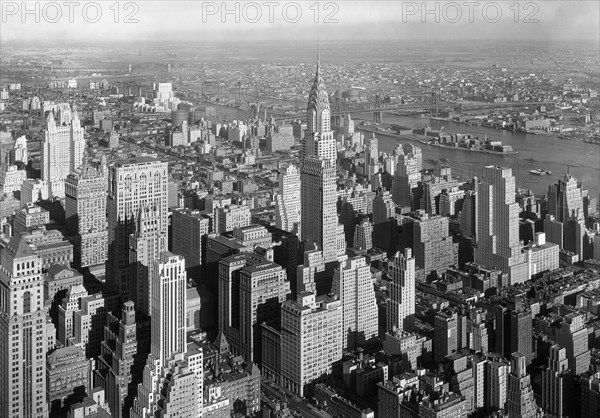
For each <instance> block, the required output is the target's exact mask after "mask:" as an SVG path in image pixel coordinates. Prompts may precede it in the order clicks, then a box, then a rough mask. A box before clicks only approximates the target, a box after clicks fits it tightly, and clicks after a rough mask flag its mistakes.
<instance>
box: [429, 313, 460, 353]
mask: <svg viewBox="0 0 600 418" xmlns="http://www.w3.org/2000/svg"><path fill="white" fill-rule="evenodd" d="M458 322H459V321H458V314H457V313H456V311H453V310H451V309H445V310H443V311H440V312H438V313H437V314H436V315H435V320H434V331H433V361H434V362H436V363H440V362H441V361H442V359H443V358H444V357H446V356H447V355H449V354H452V353H456V352H457V351H458V349H459V348H460V347H459V341H458V340H459V336H458V334H459V329H458Z"/></svg>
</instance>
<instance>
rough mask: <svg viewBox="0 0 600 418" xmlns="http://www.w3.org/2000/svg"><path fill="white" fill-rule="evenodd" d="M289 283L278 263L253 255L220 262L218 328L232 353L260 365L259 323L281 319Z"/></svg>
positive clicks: (238, 255) (235, 256) (230, 258)
mask: <svg viewBox="0 0 600 418" xmlns="http://www.w3.org/2000/svg"><path fill="white" fill-rule="evenodd" d="M289 294H290V282H288V281H287V275H286V273H285V270H284V269H283V268H282V267H281V266H280V265H278V264H275V263H272V262H270V261H267V260H264V259H262V258H260V257H258V256H256V255H254V254H251V253H247V254H237V255H232V256H229V257H226V258H224V259H222V260H221V261H220V263H219V330H220V331H221V332H223V333H224V334H225V336H226V337H227V341H229V344H230V346H231V348H232V350H233V352H234V353H235V354H238V355H241V356H242V357H243V358H244V360H245V361H246V362H248V363H251V362H255V363H257V364H260V360H261V357H262V352H261V343H262V341H261V340H262V336H261V332H260V331H261V329H260V324H262V323H263V322H267V321H271V320H274V319H279V318H280V307H281V303H282V302H283V301H284V300H286V299H287V296H288V295H289Z"/></svg>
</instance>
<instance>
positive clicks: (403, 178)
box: [392, 144, 423, 209]
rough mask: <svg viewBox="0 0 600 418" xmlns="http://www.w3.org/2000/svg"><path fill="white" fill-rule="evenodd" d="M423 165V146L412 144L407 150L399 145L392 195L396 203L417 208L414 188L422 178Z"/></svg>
mask: <svg viewBox="0 0 600 418" xmlns="http://www.w3.org/2000/svg"><path fill="white" fill-rule="evenodd" d="M422 165H423V156H422V153H421V148H419V147H415V146H414V145H412V144H411V145H410V146H409V147H408V148H407V150H406V151H405V150H403V149H402V147H398V155H397V162H396V172H395V173H394V183H393V186H392V196H393V199H394V203H395V204H396V205H398V206H402V207H410V208H411V209H417V207H416V202H413V190H414V189H415V188H416V187H417V185H418V183H419V180H420V179H421V174H420V171H421V167H422Z"/></svg>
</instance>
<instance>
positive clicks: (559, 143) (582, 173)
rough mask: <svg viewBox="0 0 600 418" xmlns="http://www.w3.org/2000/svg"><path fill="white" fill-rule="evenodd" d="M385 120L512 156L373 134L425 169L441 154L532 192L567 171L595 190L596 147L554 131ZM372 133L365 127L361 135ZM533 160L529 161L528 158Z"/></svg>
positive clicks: (459, 169)
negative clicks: (508, 150)
mask: <svg viewBox="0 0 600 418" xmlns="http://www.w3.org/2000/svg"><path fill="white" fill-rule="evenodd" d="M205 106H213V107H215V109H216V113H217V115H216V116H217V119H236V118H244V117H245V116H246V115H247V112H244V111H240V110H238V109H235V108H230V107H226V106H219V105H211V104H205ZM354 119H355V122H356V124H358V122H359V119H364V120H373V114H372V113H364V114H357V115H356V116H355V117H354ZM383 122H384V123H386V124H398V125H403V126H406V127H409V128H413V129H414V128H421V127H423V126H430V127H431V128H432V129H441V128H442V127H443V128H444V129H443V131H444V132H448V133H470V134H473V135H475V136H479V137H480V138H483V137H484V135H487V138H488V139H499V140H500V141H502V144H504V145H510V146H512V147H513V149H514V150H515V151H518V152H519V154H517V155H499V154H484V153H479V152H472V151H465V150H453V149H447V148H436V147H430V146H427V145H422V144H419V143H418V142H412V141H408V140H403V139H398V138H393V137H389V136H385V135H376V136H377V138H378V140H379V151H381V152H388V153H389V152H392V151H393V150H394V149H395V148H396V147H397V145H398V143H403V144H404V143H406V144H408V143H413V144H415V145H418V146H420V147H421V149H422V151H423V166H424V168H433V163H432V162H431V161H428V160H439V159H441V158H445V159H447V160H448V161H447V162H444V164H445V165H449V166H450V167H452V172H453V173H454V174H456V175H457V176H460V177H462V178H464V179H470V178H472V177H473V176H478V177H480V176H481V173H482V172H483V167H485V166H486V165H498V166H502V167H510V168H512V170H513V175H515V176H516V178H517V186H518V187H523V188H527V189H531V190H532V191H533V192H534V193H536V194H545V193H547V192H548V186H549V185H550V184H552V183H556V182H557V181H558V179H559V178H562V177H563V176H564V174H565V173H566V172H567V165H568V166H570V167H569V172H570V173H571V174H572V175H573V176H574V177H575V178H576V179H577V180H579V181H582V182H583V187H584V188H585V189H587V190H589V192H590V194H591V195H592V196H598V195H599V194H600V146H598V145H597V144H589V143H585V142H579V141H566V140H561V139H560V138H558V136H557V135H532V134H525V133H521V132H512V131H507V130H503V129H493V128H487V127H483V126H469V125H466V124H462V123H457V122H450V121H440V120H433V119H429V118H415V117H410V116H396V115H391V114H387V113H386V114H384V115H383ZM369 136H371V134H370V133H367V132H365V138H367V137H369ZM530 160H533V161H530ZM535 168H541V169H544V170H549V171H551V172H552V175H547V176H536V175H533V174H530V173H529V171H530V170H533V169H535Z"/></svg>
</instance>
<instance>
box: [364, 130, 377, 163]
mask: <svg viewBox="0 0 600 418" xmlns="http://www.w3.org/2000/svg"><path fill="white" fill-rule="evenodd" d="M365 142H366V147H365V162H369V164H375V163H377V162H379V141H378V140H377V138H376V137H375V134H373V136H372V137H371V138H368V139H367V140H366V141H365Z"/></svg>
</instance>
